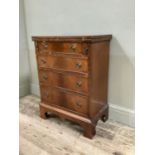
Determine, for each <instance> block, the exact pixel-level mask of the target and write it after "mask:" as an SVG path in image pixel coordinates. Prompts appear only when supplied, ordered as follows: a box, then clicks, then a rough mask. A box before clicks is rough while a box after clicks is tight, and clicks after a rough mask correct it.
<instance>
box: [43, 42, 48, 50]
mask: <svg viewBox="0 0 155 155" xmlns="http://www.w3.org/2000/svg"><path fill="white" fill-rule="evenodd" d="M42 45H43V47H44V48H46V49H47V48H48V43H47V42H45V41H44V42H42Z"/></svg>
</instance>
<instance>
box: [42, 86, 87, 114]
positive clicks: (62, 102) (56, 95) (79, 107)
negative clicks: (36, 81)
mask: <svg viewBox="0 0 155 155" xmlns="http://www.w3.org/2000/svg"><path fill="white" fill-rule="evenodd" d="M48 94H50V97H49V98H48ZM47 98H48V99H47ZM41 99H42V102H44V101H45V103H46V104H49V105H52V104H55V105H57V106H60V107H63V108H66V109H68V110H71V111H75V112H78V113H82V114H85V115H87V114H88V99H87V98H86V97H82V96H78V95H75V94H70V93H65V92H63V91H60V90H58V89H52V88H50V87H46V86H41Z"/></svg>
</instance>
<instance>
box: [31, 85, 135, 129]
mask: <svg viewBox="0 0 155 155" xmlns="http://www.w3.org/2000/svg"><path fill="white" fill-rule="evenodd" d="M30 92H31V94H34V95H37V96H40V91H39V86H38V85H37V84H31V87H30ZM109 105H110V106H109V118H110V119H111V120H114V121H117V122H120V123H123V124H126V125H128V126H130V127H134V120H135V114H134V111H133V110H131V109H127V108H124V107H120V106H117V105H115V104H111V103H109Z"/></svg>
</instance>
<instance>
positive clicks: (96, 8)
mask: <svg viewBox="0 0 155 155" xmlns="http://www.w3.org/2000/svg"><path fill="white" fill-rule="evenodd" d="M25 13H26V26H27V37H28V38H27V39H28V45H29V52H30V53H29V54H30V65H31V71H32V74H31V92H32V93H34V94H39V89H38V78H37V67H36V60H35V52H34V44H33V42H32V40H31V37H32V36H33V35H95V34H96V35H97V34H112V35H113V39H112V42H111V50H110V71H109V104H110V118H112V119H115V120H117V121H120V122H123V123H126V124H128V125H132V126H133V119H132V118H133V117H134V0H64V1H63V0H33V1H32V0H25Z"/></svg>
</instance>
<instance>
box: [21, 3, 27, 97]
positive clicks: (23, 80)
mask: <svg viewBox="0 0 155 155" xmlns="http://www.w3.org/2000/svg"><path fill="white" fill-rule="evenodd" d="M19 6H20V7H19V89H20V90H19V92H20V94H19V96H20V97H21V96H25V95H27V94H29V93H30V88H29V83H30V80H29V79H30V71H29V69H30V68H29V59H28V44H27V37H26V28H25V15H24V3H23V0H20V1H19Z"/></svg>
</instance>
